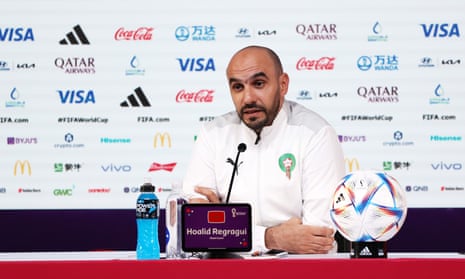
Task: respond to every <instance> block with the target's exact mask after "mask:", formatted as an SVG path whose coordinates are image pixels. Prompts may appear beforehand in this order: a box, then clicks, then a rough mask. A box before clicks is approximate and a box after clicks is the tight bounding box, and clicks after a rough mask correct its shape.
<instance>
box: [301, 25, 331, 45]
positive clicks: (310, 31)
mask: <svg viewBox="0 0 465 279" xmlns="http://www.w3.org/2000/svg"><path fill="white" fill-rule="evenodd" d="M295 31H296V33H297V34H299V35H302V36H303V37H305V38H306V39H307V40H313V41H321V40H337V31H336V24H334V23H331V24H320V23H314V24H297V25H296V27H295Z"/></svg>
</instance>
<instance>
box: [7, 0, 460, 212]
mask: <svg viewBox="0 0 465 279" xmlns="http://www.w3.org/2000/svg"><path fill="white" fill-rule="evenodd" d="M464 10H465V2H463V1H450V0H449V1H440V2H439V1H427V2H425V1H400V0H396V1H383V2H381V1H339V2H334V3H333V2H332V1H319V2H316V1H285V2H277V1H243V0H238V1H234V3H226V2H223V1H164V2H160V3H158V2H154V1H140V0H135V1H22V0H20V1H18V0H16V1H3V2H2V4H1V8H0V102H1V103H0V209H6V210H15V209H32V210H33V209H132V208H134V202H135V198H136V196H137V195H138V189H139V186H140V185H141V184H142V183H143V182H144V181H146V180H151V181H152V183H153V184H154V185H155V186H156V191H157V194H158V196H159V197H160V200H161V203H162V204H164V200H165V199H166V196H167V195H168V194H169V192H170V190H171V185H172V183H174V182H177V181H182V178H183V175H184V172H185V171H186V166H187V163H188V161H189V158H190V153H191V150H192V146H193V144H194V141H195V137H196V133H198V131H199V127H200V125H202V124H203V123H205V122H207V121H211V120H212V119H214V118H215V117H216V116H218V115H220V114H222V113H224V112H227V111H230V110H232V109H234V108H233V106H232V102H231V100H230V95H229V91H228V87H227V80H226V78H225V68H226V66H227V63H228V61H229V59H230V57H231V55H232V54H233V53H234V52H235V51H237V50H238V49H240V48H242V47H244V46H247V45H251V44H257V45H264V46H268V47H271V48H272V49H274V50H275V51H276V52H277V53H278V54H279V55H280V57H281V59H282V62H283V64H284V69H285V71H286V72H287V73H289V75H290V86H289V91H288V94H287V98H288V99H289V100H293V101H297V102H299V103H301V104H303V105H304V106H306V107H308V108H310V109H312V110H315V111H316V112H318V113H320V114H321V115H322V116H323V117H325V118H326V119H327V120H328V121H329V122H330V123H331V124H332V125H333V126H334V127H335V129H336V131H337V133H338V135H339V140H340V142H341V144H342V146H343V149H344V153H345V157H346V168H347V171H354V170H358V169H375V170H381V171H386V172H387V173H389V174H391V175H392V176H394V177H395V178H397V180H398V181H399V182H400V183H401V184H402V186H403V188H404V190H405V192H406V196H407V199H408V205H409V207H410V208H463V207H465V183H464V178H465V175H464V169H463V163H464V162H463V155H464V154H465V146H464V140H463V137H464V134H463V131H464V129H463V127H464V126H465V99H464V97H463V94H464V93H465V92H464V88H465V79H464V74H463V73H464V63H465V62H464V59H465V57H464V56H465V41H464V38H463V34H462V32H464V30H463V29H464V28H465V17H464V14H463V11H464ZM225 144H228V142H225Z"/></svg>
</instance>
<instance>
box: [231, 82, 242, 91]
mask: <svg viewBox="0 0 465 279" xmlns="http://www.w3.org/2000/svg"><path fill="white" fill-rule="evenodd" d="M231 87H232V89H234V91H240V90H241V89H242V88H243V87H244V86H242V84H233V85H232V86H231Z"/></svg>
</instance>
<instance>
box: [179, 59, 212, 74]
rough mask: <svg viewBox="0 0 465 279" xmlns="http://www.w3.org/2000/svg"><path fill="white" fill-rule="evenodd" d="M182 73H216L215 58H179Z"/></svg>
mask: <svg viewBox="0 0 465 279" xmlns="http://www.w3.org/2000/svg"><path fill="white" fill-rule="evenodd" d="M177 59H178V61H179V66H180V67H181V71H183V72H186V71H189V72H201V71H204V72H206V71H215V62H214V61H213V58H208V59H207V60H206V59H205V58H186V59H183V58H177Z"/></svg>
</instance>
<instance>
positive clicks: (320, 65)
mask: <svg viewBox="0 0 465 279" xmlns="http://www.w3.org/2000/svg"><path fill="white" fill-rule="evenodd" d="M334 60H336V57H327V56H325V57H321V58H320V59H314V60H312V59H307V58H305V57H302V58H300V59H299V61H297V65H296V68H297V70H299V71H301V70H333V69H334Z"/></svg>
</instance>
